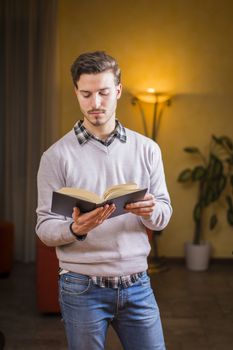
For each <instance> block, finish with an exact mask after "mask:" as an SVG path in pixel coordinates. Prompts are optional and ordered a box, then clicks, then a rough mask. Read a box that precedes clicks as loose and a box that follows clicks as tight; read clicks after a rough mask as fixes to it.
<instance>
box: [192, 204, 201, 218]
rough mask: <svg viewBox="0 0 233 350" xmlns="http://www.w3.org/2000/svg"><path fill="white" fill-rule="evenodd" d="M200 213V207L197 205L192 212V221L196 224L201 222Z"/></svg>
mask: <svg viewBox="0 0 233 350" xmlns="http://www.w3.org/2000/svg"><path fill="white" fill-rule="evenodd" d="M201 212H202V206H201V204H200V203H197V204H196V205H195V207H194V211H193V219H194V221H195V222H198V221H200V220H201Z"/></svg>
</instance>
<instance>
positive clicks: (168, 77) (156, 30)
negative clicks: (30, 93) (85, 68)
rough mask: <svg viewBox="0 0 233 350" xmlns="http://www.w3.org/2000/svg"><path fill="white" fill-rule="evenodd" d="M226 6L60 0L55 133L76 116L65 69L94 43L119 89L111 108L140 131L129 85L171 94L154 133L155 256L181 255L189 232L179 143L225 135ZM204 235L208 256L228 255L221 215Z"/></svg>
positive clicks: (231, 116) (231, 44)
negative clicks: (167, 216) (164, 201)
mask: <svg viewBox="0 0 233 350" xmlns="http://www.w3.org/2000/svg"><path fill="white" fill-rule="evenodd" d="M232 13H233V2H232V1H230V0H229V1H227V0H223V1H221V2H219V1H218V0H204V1H198V0H190V1H187V0H177V1H175V0H174V1H172V0H171V1H157V0H137V1H136V0H124V1H122V0H111V1H109V0H90V1H79V0H60V4H59V35H60V36H59V45H60V79H61V100H60V106H61V134H64V133H65V132H66V131H68V130H70V128H71V127H72V125H73V124H74V123H75V121H76V120H77V119H78V118H80V116H81V115H80V112H79V109H78V105H77V102H76V100H75V97H74V94H73V87H72V83H71V79H70V73H69V70H70V65H71V63H72V62H73V60H74V59H75V58H76V57H77V55H79V54H80V53H82V52H85V51H92V50H97V49H98V50H99V49H101V50H106V51H107V52H108V53H110V54H111V55H113V56H115V57H116V58H117V59H118V61H119V63H120V66H121V68H122V75H123V85H124V88H125V90H124V94H123V96H122V99H121V101H120V102H119V107H118V113H117V115H118V118H119V119H120V120H121V122H122V123H123V124H124V125H126V126H127V127H129V128H132V129H134V130H136V131H139V132H142V123H141V120H140V115H139V111H138V109H137V108H136V107H133V106H132V105H131V103H130V94H129V92H130V91H133V90H135V89H144V88H147V87H155V88H157V89H158V90H160V91H168V92H170V93H171V94H173V95H174V98H173V103H172V106H171V107H170V108H168V109H166V111H165V113H164V118H163V120H162V125H161V129H160V134H159V138H158V143H159V144H160V146H161V148H162V152H163V158H164V165H165V171H166V176H167V184H168V187H169V191H170V194H171V198H172V202H173V207H174V215H173V218H172V220H171V222H170V224H169V226H168V227H167V229H166V230H165V231H164V233H163V235H162V236H161V237H160V238H159V253H160V254H161V255H166V256H172V257H174V256H183V243H184V241H185V240H189V239H191V237H192V233H193V227H194V226H193V221H192V208H193V205H194V202H195V198H196V191H195V187H193V189H185V188H183V187H182V185H180V184H178V183H177V176H178V174H179V172H180V171H181V170H182V169H183V168H184V167H186V166H187V165H192V164H193V163H192V160H191V158H190V156H188V155H187V154H185V153H184V152H183V151H182V149H183V147H185V146H188V145H197V146H199V147H200V148H201V149H206V147H207V144H208V142H209V139H210V135H211V134H216V135H222V134H227V135H229V136H230V137H232V138H233V104H232V100H233V22H232V15H231V14H232ZM147 112H148V117H150V114H151V109H149V108H148V109H147ZM205 238H206V239H210V240H211V242H212V245H213V255H214V256H215V257H232V248H233V228H229V227H228V226H227V225H226V224H225V219H224V218H223V219H222V220H221V225H219V227H218V229H216V230H215V231H214V232H211V233H208V232H206V235H205Z"/></svg>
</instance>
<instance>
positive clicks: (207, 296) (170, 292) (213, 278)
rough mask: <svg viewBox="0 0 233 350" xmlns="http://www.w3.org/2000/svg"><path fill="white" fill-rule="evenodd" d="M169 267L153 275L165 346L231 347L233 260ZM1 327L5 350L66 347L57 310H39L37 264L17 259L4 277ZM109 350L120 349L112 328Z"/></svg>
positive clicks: (174, 349)
mask: <svg viewBox="0 0 233 350" xmlns="http://www.w3.org/2000/svg"><path fill="white" fill-rule="evenodd" d="M167 264H168V263H167ZM168 267H169V269H168V271H166V272H160V273H151V274H150V275H151V280H152V285H153V289H154V291H155V295H156V298H157V301H158V304H159V307H160V312H161V318H162V322H163V328H164V335H165V340H166V346H167V350H231V349H233V265H232V264H217V263H214V264H212V265H211V266H210V269H209V271H208V272H202V273H196V272H190V271H187V270H186V269H185V267H184V266H183V265H182V264H181V263H179V264H178V263H169V264H168ZM0 330H1V331H2V332H3V333H4V334H5V337H6V345H5V348H4V350H17V349H20V350H29V349H30V350H55V349H56V350H64V349H67V346H66V340H65V334H64V329H63V325H62V322H61V320H60V317H59V315H46V316H45V315H41V314H39V313H38V312H37V310H36V303H35V266H34V264H21V263H17V264H15V266H14V268H13V271H12V273H11V275H10V277H8V278H5V279H3V278H1V279H0ZM87 350H88V349H87ZM106 350H122V347H121V345H120V344H119V341H118V338H117V337H116V335H115V333H114V331H113V330H112V329H109V333H108V338H107V344H106ZM142 350H143V349H142Z"/></svg>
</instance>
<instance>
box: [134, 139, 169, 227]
mask: <svg viewBox="0 0 233 350" xmlns="http://www.w3.org/2000/svg"><path fill="white" fill-rule="evenodd" d="M149 192H150V193H151V194H153V196H154V197H155V201H156V204H155V208H154V211H153V213H152V216H151V218H150V219H144V218H141V220H142V222H143V224H144V225H145V226H146V227H147V228H149V229H151V230H153V231H160V230H163V229H164V228H165V227H166V226H167V224H168V222H169V220H170V218H171V215H172V207H171V201H170V196H169V193H168V190H167V185H166V181H165V174H164V167H163V161H162V156H161V151H160V148H159V146H158V145H157V144H155V147H154V148H153V151H152V156H151V174H150V188H149Z"/></svg>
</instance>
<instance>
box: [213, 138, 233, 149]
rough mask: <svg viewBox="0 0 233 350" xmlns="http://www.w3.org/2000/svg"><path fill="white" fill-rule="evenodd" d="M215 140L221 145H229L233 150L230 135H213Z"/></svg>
mask: <svg viewBox="0 0 233 350" xmlns="http://www.w3.org/2000/svg"><path fill="white" fill-rule="evenodd" d="M212 138H213V140H214V141H215V142H216V143H218V144H219V145H221V146H223V147H224V146H225V145H227V147H228V148H229V149H231V150H233V142H232V141H231V139H230V138H229V137H228V136H221V137H216V136H214V135H213V136H212Z"/></svg>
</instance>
